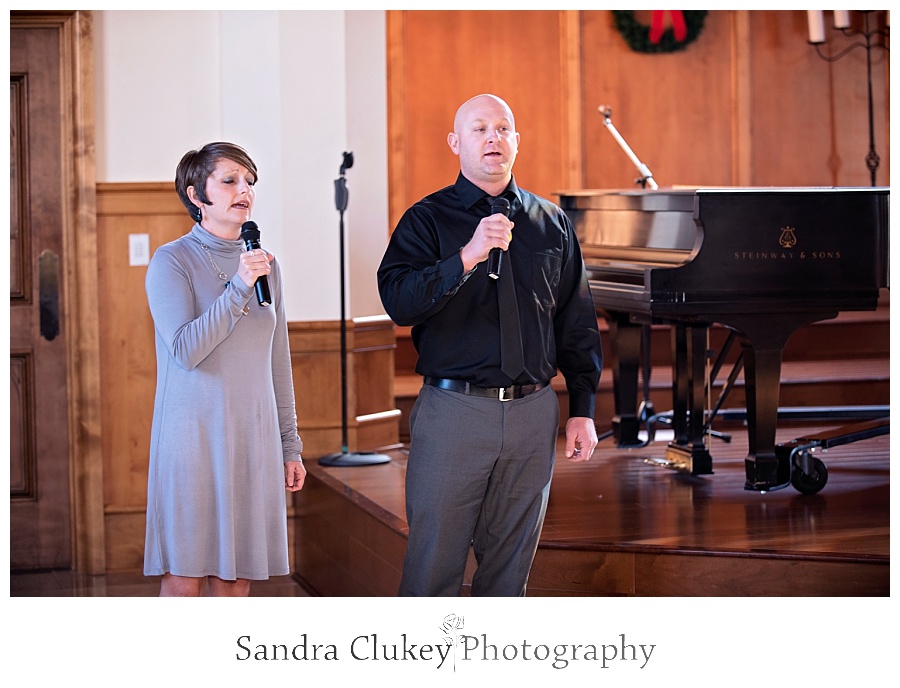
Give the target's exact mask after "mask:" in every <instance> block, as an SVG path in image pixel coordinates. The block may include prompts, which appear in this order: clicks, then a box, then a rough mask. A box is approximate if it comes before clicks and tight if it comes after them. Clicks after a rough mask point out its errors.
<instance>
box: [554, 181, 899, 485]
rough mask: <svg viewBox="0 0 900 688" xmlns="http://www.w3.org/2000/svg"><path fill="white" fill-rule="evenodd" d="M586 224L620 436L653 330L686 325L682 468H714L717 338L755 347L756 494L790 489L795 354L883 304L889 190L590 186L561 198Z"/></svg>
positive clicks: (676, 408)
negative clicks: (844, 315)
mask: <svg viewBox="0 0 900 688" xmlns="http://www.w3.org/2000/svg"><path fill="white" fill-rule="evenodd" d="M559 197H560V205H561V207H562V208H563V209H564V210H565V212H566V214H567V215H568V216H569V217H570V218H571V219H572V221H573V224H574V225H575V228H576V232H577V235H578V238H579V241H580V243H581V247H582V251H583V254H584V260H585V265H586V267H587V270H588V274H589V279H590V285H591V293H592V295H593V298H594V304H595V307H596V308H597V310H598V313H600V314H601V315H603V316H604V317H605V318H606V319H607V320H608V322H609V326H610V337H611V340H612V349H613V350H612V352H611V356H610V363H611V366H612V369H613V370H612V372H613V383H614V390H615V398H616V401H615V403H616V412H615V417H614V418H613V430H614V432H615V434H616V438H617V440H618V441H619V443H620V445H622V446H627V445H629V444H632V443H636V441H637V439H636V438H637V431H638V426H639V416H638V413H637V409H636V405H637V370H638V365H637V361H638V358H639V355H640V348H641V339H640V337H641V335H640V332H641V328H644V329H646V327H645V326H646V325H648V324H651V323H666V324H670V325H672V326H673V356H674V358H675V360H674V361H673V420H672V422H673V428H674V430H675V438H674V441H673V442H672V443H671V444H670V445H669V448H668V449H667V458H668V459H670V463H677V464H678V465H679V467H680V468H682V470H689V471H690V472H691V473H693V474H703V473H711V472H712V459H711V457H710V456H709V452H708V450H707V448H706V444H705V437H704V434H705V433H704V432H703V426H704V416H705V413H704V398H705V394H706V390H705V374H704V369H705V366H706V365H707V352H706V346H707V345H706V341H707V340H706V334H707V330H708V328H709V326H710V325H711V324H713V323H717V324H720V325H724V326H725V327H727V328H728V329H729V330H731V331H733V332H734V333H735V334H736V336H737V338H738V340H739V341H740V345H741V357H742V362H743V373H744V383H745V392H746V405H747V409H746V413H747V427H748V437H749V452H748V456H747V458H746V473H747V481H746V484H745V487H746V488H747V489H753V490H759V491H766V490H770V489H777V488H778V487H782V486H784V484H785V481H786V480H789V479H790V478H789V476H790V467H789V466H787V467H786V466H785V465H784V459H783V458H782V459H781V460H779V457H778V456H777V455H776V454H777V452H776V445H775V434H776V424H777V418H778V394H779V386H780V376H781V363H782V353H783V350H784V347H785V344H786V342H787V340H788V338H789V337H790V335H791V334H792V333H793V332H795V331H796V330H798V329H799V328H801V327H804V326H806V325H808V324H810V323H813V322H817V321H820V320H826V319H830V318H834V317H836V316H837V314H838V313H839V312H841V311H860V310H874V309H875V308H876V307H877V304H878V299H879V290H880V289H882V288H889V246H888V240H889V236H888V234H889V200H890V192H889V189H888V188H882V187H871V188H856V187H854V188H843V187H809V188H806V187H802V188H801V187H796V188H795V187H790V188H782V187H753V188H708V189H707V188H690V189H687V188H685V189H680V188H673V189H660V190H654V191H646V190H611V191H608V190H583V191H567V192H561V193H560V194H559Z"/></svg>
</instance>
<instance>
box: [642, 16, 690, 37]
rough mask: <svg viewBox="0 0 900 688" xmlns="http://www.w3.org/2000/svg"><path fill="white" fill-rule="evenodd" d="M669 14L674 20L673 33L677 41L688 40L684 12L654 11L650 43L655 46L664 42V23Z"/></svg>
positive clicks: (651, 18) (651, 19) (651, 20)
mask: <svg viewBox="0 0 900 688" xmlns="http://www.w3.org/2000/svg"><path fill="white" fill-rule="evenodd" d="M667 12H668V13H669V16H671V18H672V33H673V34H675V40H677V41H683V40H684V39H685V38H687V24H685V21H684V12H683V11H682V10H652V11H651V12H650V42H651V43H653V44H654V45H656V44H657V43H659V42H660V41H661V40H662V36H663V33H664V32H665V28H664V27H663V22H664V21H665V16H666V13H667Z"/></svg>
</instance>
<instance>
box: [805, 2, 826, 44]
mask: <svg viewBox="0 0 900 688" xmlns="http://www.w3.org/2000/svg"><path fill="white" fill-rule="evenodd" d="M806 21H807V23H808V24H809V42H810V43H824V42H825V17H824V16H823V13H822V10H807V11H806Z"/></svg>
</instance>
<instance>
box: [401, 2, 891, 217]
mask: <svg viewBox="0 0 900 688" xmlns="http://www.w3.org/2000/svg"><path fill="white" fill-rule="evenodd" d="M851 15H852V16H853V17H854V21H856V22H857V23H859V22H860V21H861V14H860V13H858V12H853V13H851ZM635 17H636V18H637V19H638V21H641V22H642V23H646V24H649V21H650V19H649V10H645V11H642V10H638V11H636V12H635ZM877 21H883V13H878V17H877ZM486 26H490V27H492V28H496V27H501V28H502V30H501V31H494V32H493V33H491V38H490V41H486V40H485V39H484V27H486ZM438 37H440V38H438ZM828 41H829V42H828V44H827V45H826V47H825V50H826V51H833V52H836V51H837V50H838V49H840V48H842V47H844V46H846V45H847V44H848V41H849V39H846V38H844V37H842V36H839V35H836V32H829V36H828ZM873 58H874V59H873V63H874V64H873V70H874V73H873V88H874V113H875V139H876V148H877V150H878V154H879V156H880V158H881V163H880V167H879V176H878V184H879V185H889V183H890V181H889V167H890V165H889V127H888V124H889V108H888V103H889V83H888V76H889V65H888V59H887V54H886V53H884V52H883V51H876V52H875V53H873ZM388 83H389V122H388V126H389V141H390V157H389V166H390V178H391V189H390V197H391V198H390V215H391V222H392V226H393V224H395V223H396V222H397V220H398V219H399V217H400V215H401V214H402V213H403V211H404V210H405V209H406V208H407V207H408V206H409V205H411V204H412V203H414V202H415V201H417V200H418V199H419V198H421V197H422V196H423V195H425V194H427V193H429V192H430V191H433V190H435V189H438V188H441V187H442V186H444V185H446V184H448V183H451V182H452V180H453V178H454V177H455V175H456V173H457V171H458V164H457V160H456V159H455V158H454V157H453V156H452V153H450V152H449V150H448V149H447V146H446V140H445V139H446V134H447V132H448V131H449V126H450V123H451V122H452V117H453V114H454V113H455V111H456V108H457V107H458V105H459V104H460V103H461V102H462V101H464V100H465V99H466V98H468V97H470V96H471V95H474V94H476V93H479V92H482V91H493V92H495V93H497V94H498V95H500V96H501V97H504V98H505V99H506V100H507V101H508V102H509V103H510V105H511V106H512V107H513V110H514V113H515V115H516V127H517V129H518V130H519V132H520V133H521V135H522V143H521V146H520V154H519V158H518V160H517V162H516V168H515V174H516V177H517V180H518V181H519V182H520V183H521V184H522V186H524V187H525V188H528V189H529V190H531V191H534V192H536V193H539V194H542V195H545V196H549V197H552V196H553V194H554V193H555V192H557V191H559V190H562V189H568V188H636V187H635V179H636V178H637V176H638V171H637V169H636V168H635V167H634V165H633V163H632V161H631V160H630V159H629V158H628V157H627V155H626V154H625V153H624V152H623V151H622V149H621V147H620V146H619V144H618V143H617V142H616V140H615V139H614V138H613V136H612V135H611V134H610V132H609V131H607V129H606V127H605V126H603V120H602V117H601V116H600V114H599V112H598V110H597V108H598V106H599V105H601V104H608V105H610V106H611V108H612V113H613V114H612V121H613V124H614V125H615V126H616V129H617V130H618V131H619V133H620V134H621V135H622V136H623V138H624V139H625V140H626V142H627V143H628V144H629V145H630V147H631V148H632V149H633V151H634V153H635V154H636V155H637V157H638V158H639V159H640V160H641V161H642V162H644V163H645V164H647V166H648V167H649V168H650V170H651V171H652V172H653V174H654V177H655V178H656V180H657V182H658V183H659V184H660V186H661V187H666V186H675V185H679V186H684V185H704V186H833V185H838V186H868V185H869V177H868V170H867V169H866V167H865V164H864V158H865V155H866V153H867V151H868V114H867V92H866V72H865V51H863V50H855V51H854V52H852V53H851V54H849V55H847V56H846V57H845V58H842V59H841V60H839V61H837V62H835V63H827V62H825V61H824V60H822V59H820V58H819V57H818V56H817V55H816V52H815V50H814V49H813V47H812V46H810V44H809V43H808V41H807V24H806V13H805V12H803V11H799V10H790V11H785V10H779V11H757V10H753V11H748V10H712V11H709V12H708V14H707V17H706V20H705V23H704V28H703V30H702V32H701V33H700V35H699V36H698V38H697V39H696V40H695V41H694V42H693V43H691V44H690V45H688V46H687V47H686V48H685V50H683V51H678V52H672V53H666V54H644V53H637V52H634V51H632V50H631V48H630V47H629V46H628V45H627V43H626V42H625V40H624V39H623V38H622V36H621V35H619V33H618V31H617V30H616V28H615V24H614V18H613V15H612V13H611V12H610V11H608V10H580V11H572V10H560V11H550V10H548V11H541V12H533V11H518V10H510V11H490V12H487V11H401V10H392V11H389V12H388ZM573 112H575V113H577V114H576V115H573Z"/></svg>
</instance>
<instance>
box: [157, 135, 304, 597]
mask: <svg viewBox="0 0 900 688" xmlns="http://www.w3.org/2000/svg"><path fill="white" fill-rule="evenodd" d="M256 180H257V171H256V165H255V164H254V163H253V161H252V160H251V159H250V156H249V155H247V153H246V151H244V150H243V149H242V148H240V147H239V146H236V145H234V144H231V143H223V142H217V143H210V144H207V145H206V146H204V147H203V148H201V149H200V150H196V151H190V152H188V153H186V154H185V155H184V157H183V158H182V159H181V162H180V163H179V164H178V167H177V169H176V173H175V186H176V190H177V191H178V195H179V197H180V198H181V201H182V203H184V205H185V207H186V208H187V209H188V212H189V213H190V215H191V217H192V218H193V219H194V220H195V222H196V224H194V226H193V227H192V228H191V230H190V232H188V233H187V234H185V235H184V236H182V237H180V238H179V239H176V240H175V241H173V242H170V243H168V244H166V245H164V246H160V247H159V248H158V249H157V251H156V252H155V253H154V255H153V258H152V260H151V261H150V265H149V267H148V268H147V280H146V288H147V298H148V301H149V304H150V312H151V314H152V316H153V323H154V329H155V333H156V367H157V379H156V399H155V404H154V408H153V428H152V435H151V439H150V470H149V480H148V489H147V535H146V542H145V549H144V574H145V575H148V576H160V575H161V576H162V577H163V578H162V585H161V589H160V595H161V596H190V595H200V594H202V593H203V590H204V582H208V585H207V589H208V591H209V594H210V595H232V596H239V595H247V594H249V590H250V581H251V580H264V579H266V578H268V577H269V576H281V575H286V574H288V573H289V563H288V543H287V519H286V496H285V490H287V491H290V492H294V491H297V490H299V489H301V488H302V487H303V482H304V479H305V477H306V469H305V468H304V467H303V462H302V460H301V457H300V451H301V449H302V444H301V441H300V437H299V436H298V434H297V417H296V412H295V407H294V387H293V380H292V376H291V363H290V352H289V349H288V336H287V322H286V321H285V314H284V302H283V298H282V297H283V293H282V291H283V290H282V278H281V270H280V267H279V264H278V262H277V261H276V260H275V258H274V256H273V255H272V254H270V253H267V252H266V251H264V250H263V249H260V248H257V249H253V250H247V249H246V246H245V244H244V242H242V241H241V227H242V225H243V224H244V223H245V222H247V221H249V220H250V216H251V214H252V211H253V201H254V197H255V193H256V192H255V189H254V185H255V184H256ZM260 277H265V279H266V280H267V281H268V284H269V290H270V293H271V300H272V303H271V304H270V305H267V306H261V305H260V304H259V300H258V298H257V296H256V295H255V292H254V285H255V283H256V281H257V279H259V278H260Z"/></svg>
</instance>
